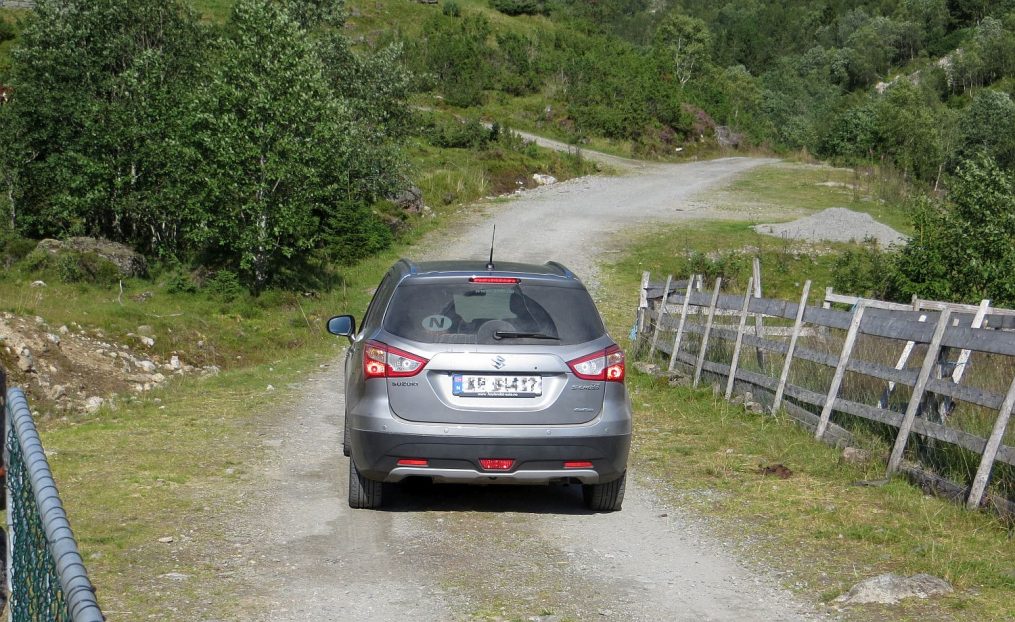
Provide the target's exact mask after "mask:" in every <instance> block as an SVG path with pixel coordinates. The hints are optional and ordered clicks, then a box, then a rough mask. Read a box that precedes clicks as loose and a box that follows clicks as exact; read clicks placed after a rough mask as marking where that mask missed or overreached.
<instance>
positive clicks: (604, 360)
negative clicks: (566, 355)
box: [567, 345, 624, 382]
mask: <svg viewBox="0 0 1015 622" xmlns="http://www.w3.org/2000/svg"><path fill="white" fill-rule="evenodd" d="M567 366H568V367H570V368H571V371H572V372H574V375H575V376H578V377H579V378H581V379H582V380H600V381H606V382H624V352H623V351H622V350H621V349H620V346H617V345H612V346H610V347H609V348H606V349H605V350H600V351H599V352H594V353H592V354H589V355H587V356H583V357H581V358H577V359H575V360H573V361H569V362H568V364H567Z"/></svg>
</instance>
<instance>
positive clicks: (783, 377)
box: [772, 281, 811, 414]
mask: <svg viewBox="0 0 1015 622" xmlns="http://www.w3.org/2000/svg"><path fill="white" fill-rule="evenodd" d="M810 294H811V282H810V281H805V282H804V292H803V294H802V295H801V296H800V305H799V306H798V307H797V309H796V320H795V321H794V322H793V333H792V334H791V335H790V338H789V350H787V351H786V360H785V361H783V363H782V373H781V374H779V386H777V387H776V389H775V399H773V400H772V414H775V413H777V412H778V411H779V406H781V405H782V394H783V392H784V391H785V390H786V382H787V381H788V380H789V367H790V365H791V364H792V363H793V352H794V351H795V350H796V341H797V339H798V338H799V337H800V329H801V328H802V327H803V323H804V311H805V310H806V309H807V298H808V296H810Z"/></svg>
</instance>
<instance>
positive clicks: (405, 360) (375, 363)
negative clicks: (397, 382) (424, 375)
mask: <svg viewBox="0 0 1015 622" xmlns="http://www.w3.org/2000/svg"><path fill="white" fill-rule="evenodd" d="M426 364H427V359H425V358H422V357H419V356H416V355H415V354H410V353H408V352H406V351H404V350H399V349H398V348H392V347H391V346H389V345H388V344H386V343H381V342H379V341H368V342H366V344H365V345H364V346H363V375H364V376H366V377H367V378H368V379H369V378H407V377H409V376H415V375H416V374H418V373H419V372H420V371H422V370H423V368H424V367H425V366H426Z"/></svg>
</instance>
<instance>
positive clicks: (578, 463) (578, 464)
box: [564, 460, 592, 469]
mask: <svg viewBox="0 0 1015 622" xmlns="http://www.w3.org/2000/svg"><path fill="white" fill-rule="evenodd" d="M564 468H565V469H591V468H592V463H591V462H589V461H588V460H568V461H567V462H565V463H564Z"/></svg>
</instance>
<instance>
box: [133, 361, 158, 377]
mask: <svg viewBox="0 0 1015 622" xmlns="http://www.w3.org/2000/svg"><path fill="white" fill-rule="evenodd" d="M137 366H138V367H139V368H140V369H141V370H142V371H144V372H145V373H148V374H151V373H154V372H155V369H156V366H155V363H153V362H151V361H138V362H137Z"/></svg>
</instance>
